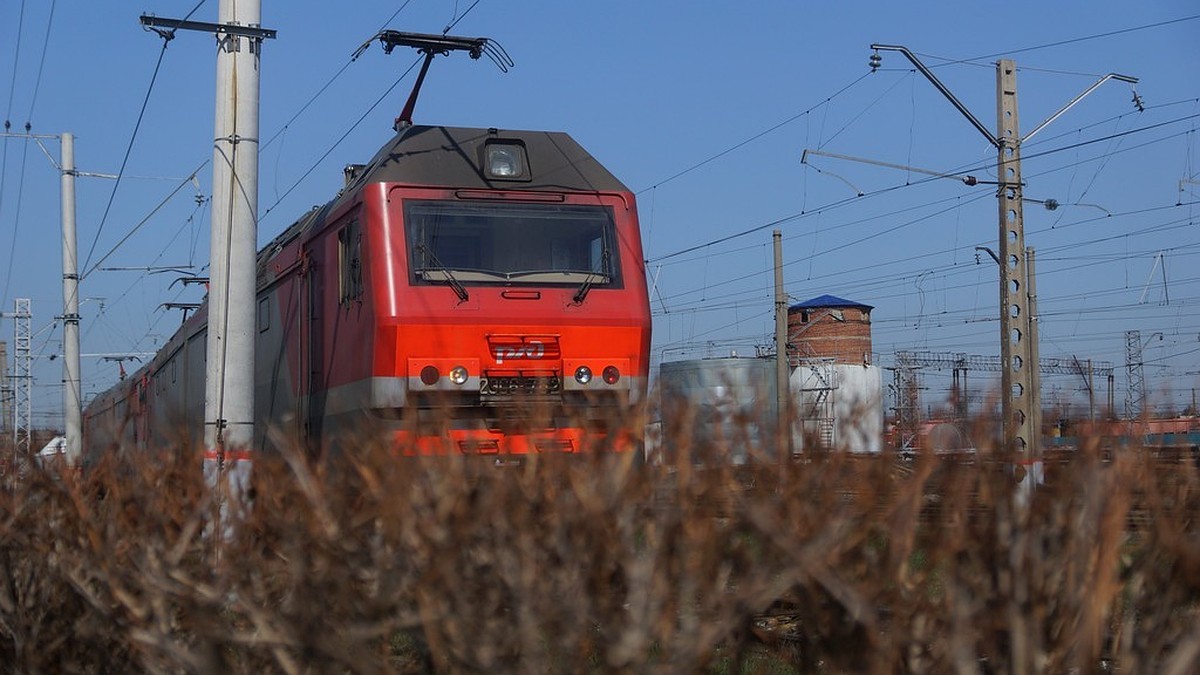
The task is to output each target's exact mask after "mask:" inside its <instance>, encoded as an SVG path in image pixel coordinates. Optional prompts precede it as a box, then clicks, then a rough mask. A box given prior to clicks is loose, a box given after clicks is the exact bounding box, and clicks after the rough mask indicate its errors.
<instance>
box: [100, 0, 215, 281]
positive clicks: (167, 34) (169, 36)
mask: <svg viewBox="0 0 1200 675" xmlns="http://www.w3.org/2000/svg"><path fill="white" fill-rule="evenodd" d="M207 1H208V0H200V1H199V2H197V3H196V6H195V7H193V8H192V11H190V12H188V13H187V16H185V17H183V18H182V19H180V20H179V23H180V24H183V23H184V22H186V21H187V20H188V19H190V18H192V15H193V14H195V13H196V11H197V10H199V9H200V8H201V7H202V6H204V3H205V2H207ZM155 32H156V33H157V34H158V36H159V37H161V38H162V41H163V43H162V49H160V50H159V52H158V61H157V62H156V63H155V64H154V73H153V74H151V76H150V84H149V86H147V87H146V96H145V97H144V98H143V99H142V108H141V110H139V111H138V116H137V122H135V123H134V125H133V133H132V134H130V136H129V144H128V145H127V146H126V147H125V156H124V157H123V158H122V159H121V168H120V169H119V170H118V171H117V178H116V182H114V183H113V189H112V191H111V192H109V194H108V204H106V205H105V207H104V215H102V216H101V217H100V225H99V227H97V228H96V236H95V237H94V238H92V245H91V247H90V248H89V249H88V254H87V257H86V258H84V261H83V267H84V269H87V266H88V263H90V262H91V259H92V254H93V253H95V252H96V245H97V244H98V243H99V242H100V235H101V234H102V233H103V232H104V224H105V223H106V222H107V221H108V214H109V211H110V210H111V209H112V205H113V200H114V199H115V198H116V196H117V189H118V188H119V187H121V178H122V177H123V176H124V175H125V166H126V165H127V164H128V163H129V155H130V154H131V153H132V152H133V144H134V141H136V140H137V135H138V131H139V130H140V129H141V128H142V120H143V119H144V118H145V116H146V107H147V106H148V105H149V104H150V94H151V93H153V92H154V83H155V82H157V81H158V71H159V69H160V68H161V67H162V62H163V57H164V56H166V54H167V45H168V44H170V43H171V40H174V39H175V30H174V29H171V30H156V31H155ZM122 241H124V240H122ZM110 255H111V254H110ZM85 276H86V275H85Z"/></svg>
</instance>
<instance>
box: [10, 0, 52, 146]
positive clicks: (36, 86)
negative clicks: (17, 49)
mask: <svg viewBox="0 0 1200 675" xmlns="http://www.w3.org/2000/svg"><path fill="white" fill-rule="evenodd" d="M57 4H58V0H50V16H49V18H47V19H46V35H45V36H44V37H43V38H42V57H41V59H39V60H38V70H37V79H36V80H34V83H33V97H32V99H30V101H29V114H28V115H26V117H25V121H26V122H32V121H33V109H34V107H35V106H36V105H37V99H38V92H39V91H41V88H42V72H43V70H44V69H45V67H46V52H47V51H48V48H49V47H50V29H51V27H53V26H54V7H55V6H56V5H57ZM14 79H16V78H14Z"/></svg>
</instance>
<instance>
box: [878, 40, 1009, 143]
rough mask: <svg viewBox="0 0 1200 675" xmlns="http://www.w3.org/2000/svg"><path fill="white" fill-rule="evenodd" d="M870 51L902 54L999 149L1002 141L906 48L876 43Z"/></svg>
mask: <svg viewBox="0 0 1200 675" xmlns="http://www.w3.org/2000/svg"><path fill="white" fill-rule="evenodd" d="M871 49H874V50H875V51H877V52H878V51H885V52H900V53H901V54H903V55H904V56H905V58H907V59H908V60H909V61H911V62H912V64H913V65H914V66H916V67H917V70H919V71H920V72H921V74H922V75H924V76H925V79H927V80H929V82H930V84H932V85H933V86H935V87H937V90H938V91H940V92H942V96H945V97H946V100H948V101H950V103H951V104H952V105H953V106H954V107H955V108H957V109H958V111H959V112H960V113H962V114H963V115H964V116H965V117H966V118H967V119H968V120H969V121H970V122H971V124H973V125H975V128H976V129H978V130H979V133H981V134H983V136H984V138H986V139H988V142H989V143H991V144H992V145H993V146H995V147H997V148H999V147H1000V145H1001V142H1002V141H1000V139H998V138H996V135H995V134H993V133H992V132H990V131H988V128H987V127H985V126H983V123H982V122H980V121H979V120H978V119H977V118H976V117H975V116H974V115H972V114H971V111H970V110H968V109H967V106H965V105H963V103H962V101H959V100H958V98H957V97H956V96H955V95H954V94H953V93H952V92H951V91H950V90H949V89H948V88H946V85H944V84H942V81H941V80H939V79H938V78H937V76H936V75H934V74H933V71H931V70H929V68H927V67H925V64H924V63H921V61H920V59H918V58H917V57H916V55H915V54H913V53H912V52H910V51H908V48H907V47H902V46H900V45H881V44H878V43H876V44H872V45H871Z"/></svg>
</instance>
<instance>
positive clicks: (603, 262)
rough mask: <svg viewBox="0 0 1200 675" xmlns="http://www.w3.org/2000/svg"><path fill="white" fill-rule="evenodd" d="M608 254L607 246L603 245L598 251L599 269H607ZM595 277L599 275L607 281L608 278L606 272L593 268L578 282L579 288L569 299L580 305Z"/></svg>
mask: <svg viewBox="0 0 1200 675" xmlns="http://www.w3.org/2000/svg"><path fill="white" fill-rule="evenodd" d="M608 255H609V254H608V247H607V246H605V247H604V251H603V252H601V253H600V269H605V270H606V269H608ZM596 277H600V278H601V279H603V280H604V281H608V279H609V277H608V274H605V273H603V272H598V271H596V270H595V269H593V270H592V271H591V272H588V275H587V278H586V279H584V280H583V283H582V284H580V286H579V290H577V291H575V295H572V296H571V300H572V301H573V302H574V303H575V304H577V305H582V304H583V301H584V300H586V299H587V296H588V293H589V292H591V290H592V284H594V283H596Z"/></svg>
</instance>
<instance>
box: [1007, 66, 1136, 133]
mask: <svg viewBox="0 0 1200 675" xmlns="http://www.w3.org/2000/svg"><path fill="white" fill-rule="evenodd" d="M1109 80H1117V81H1118V82H1128V83H1129V84H1137V83H1138V79H1137V78H1136V77H1131V76H1129V75H1120V74H1117V73H1109V74H1107V75H1105V76H1103V77H1101V78H1100V79H1099V80H1096V81H1095V82H1094V83H1092V86H1090V87H1088V88H1087V89H1084V90H1083V92H1082V93H1080V94H1079V95H1078V96H1076V97H1075V98H1073V99H1071V100H1070V102H1068V103H1067V104H1066V105H1064V106H1063V107H1062V108H1059V110H1058V112H1056V113H1054V114H1053V115H1051V116H1049V117H1047V118H1046V121H1045V122H1042V123H1041V124H1039V125H1037V126H1036V127H1034V129H1033V131H1030V132H1029V133H1028V134H1025V138H1022V139H1021V142H1022V143H1024V142H1025V141H1028V140H1029V139H1031V138H1033V135H1034V134H1036V133H1037V132H1039V131H1041V130H1042V129H1044V128H1046V127H1047V126H1048V125H1049V124H1050V123H1051V122H1053V121H1054V120H1056V119H1058V118H1059V117H1062V115H1063V113H1065V112H1067V111H1068V110H1070V109H1071V108H1073V107H1074V106H1075V104H1076V103H1079V102H1080V101H1082V100H1083V99H1084V97H1085V96H1087V95H1088V94H1090V93H1092V92H1093V91H1095V90H1096V88H1097V87H1099V86H1100V85H1102V84H1104V83H1105V82H1108V81H1109ZM1133 101H1134V104H1135V105H1138V106H1139V108H1138V109H1139V110H1140V109H1141V108H1140V101H1141V98H1140V97H1138V95H1137V93H1136V91H1135V92H1134V96H1133Z"/></svg>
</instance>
